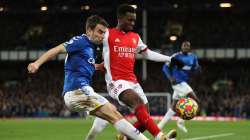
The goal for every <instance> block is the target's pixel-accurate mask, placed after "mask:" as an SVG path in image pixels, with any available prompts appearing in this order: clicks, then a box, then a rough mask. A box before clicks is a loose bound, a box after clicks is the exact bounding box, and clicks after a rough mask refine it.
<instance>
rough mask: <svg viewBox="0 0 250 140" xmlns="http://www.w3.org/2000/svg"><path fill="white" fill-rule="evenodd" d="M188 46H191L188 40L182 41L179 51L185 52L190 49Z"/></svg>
mask: <svg viewBox="0 0 250 140" xmlns="http://www.w3.org/2000/svg"><path fill="white" fill-rule="evenodd" d="M190 46H191V44H190V42H188V41H186V42H183V43H182V45H181V51H182V52H184V53H185V52H186V53H187V52H189V51H190V49H191V47H190Z"/></svg>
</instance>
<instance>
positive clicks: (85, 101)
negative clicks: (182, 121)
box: [28, 16, 148, 140]
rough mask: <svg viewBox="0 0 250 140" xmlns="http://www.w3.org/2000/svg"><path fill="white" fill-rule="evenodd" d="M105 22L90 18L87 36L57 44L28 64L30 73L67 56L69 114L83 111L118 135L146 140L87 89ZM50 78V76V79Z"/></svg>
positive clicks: (76, 37) (66, 102) (105, 101)
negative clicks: (98, 118) (60, 57)
mask: <svg viewBox="0 0 250 140" xmlns="http://www.w3.org/2000/svg"><path fill="white" fill-rule="evenodd" d="M107 26H108V24H107V22H106V21H105V20H104V19H103V18H101V17H99V16H91V17H89V18H88V19H87V21H86V35H85V34H83V35H81V36H75V37H73V38H72V39H71V40H70V41H68V42H65V43H64V44H60V45H58V46H56V47H54V48H52V49H50V50H49V51H47V52H46V53H44V54H43V55H42V56H41V57H40V58H39V59H38V60H36V61H35V62H33V63H30V64H29V65H28V71H29V73H36V72H37V71H38V69H39V67H40V66H41V65H42V64H44V63H45V62H47V61H48V60H50V59H52V58H54V57H55V56H57V55H58V54H60V53H67V57H66V60H65V66H64V71H65V79H64V88H63V96H64V102H65V104H66V106H67V107H68V108H69V109H70V110H71V111H76V112H85V113H86V114H88V113H89V114H90V115H93V116H97V117H100V118H102V119H104V120H107V121H108V122H110V123H111V124H113V126H114V127H115V128H116V129H117V130H118V131H120V132H122V133H124V134H126V135H128V136H129V137H131V138H133V139H137V140H148V139H147V138H146V137H145V136H144V135H143V134H142V133H140V132H139V131H138V130H137V129H136V128H134V127H133V125H131V124H130V123H129V122H127V121H126V120H125V119H124V118H123V117H122V115H121V114H120V113H119V112H118V111H117V110H116V108H115V107H114V106H113V105H112V104H111V103H109V102H108V101H107V99H106V98H104V97H102V96H100V95H99V94H97V93H95V92H94V90H93V88H92V87H91V86H90V83H91V81H92V75H93V73H94V71H95V66H94V64H95V58H96V57H95V47H96V45H99V44H101V43H102V41H103V38H104V34H105V32H106V31H107ZM51 78H53V77H51Z"/></svg>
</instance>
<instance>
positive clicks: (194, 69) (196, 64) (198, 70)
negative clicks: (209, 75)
mask: <svg viewBox="0 0 250 140" xmlns="http://www.w3.org/2000/svg"><path fill="white" fill-rule="evenodd" d="M191 70H192V73H193V74H194V75H197V74H201V66H200V65H199V62H198V58H197V56H195V58H194V65H193V66H192V69H191Z"/></svg>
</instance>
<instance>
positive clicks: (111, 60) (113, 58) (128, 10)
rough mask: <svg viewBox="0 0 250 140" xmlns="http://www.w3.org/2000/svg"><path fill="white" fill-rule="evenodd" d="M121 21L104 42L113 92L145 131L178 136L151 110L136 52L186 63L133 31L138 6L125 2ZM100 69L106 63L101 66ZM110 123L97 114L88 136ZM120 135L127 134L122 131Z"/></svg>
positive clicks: (157, 135)
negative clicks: (138, 72) (137, 69)
mask: <svg viewBox="0 0 250 140" xmlns="http://www.w3.org/2000/svg"><path fill="white" fill-rule="evenodd" d="M117 20H118V24H117V26H116V27H115V28H110V29H109V30H108V31H107V32H106V34H105V38H104V42H103V58H104V68H105V70H106V73H105V80H106V84H107V90H108V93H109V95H110V96H111V97H112V98H114V99H116V100H117V101H118V102H119V103H120V104H121V105H123V106H127V107H129V108H130V109H131V111H132V112H133V113H134V114H135V116H136V118H137V122H135V123H134V126H135V127H136V128H137V129H139V130H140V131H141V132H144V131H145V130H148V131H149V132H150V133H151V134H152V135H153V136H154V137H155V138H156V139H157V140H165V139H168V138H173V137H175V136H176V131H175V130H172V131H170V132H169V133H168V135H165V134H163V133H162V132H161V130H160V129H159V128H158V126H157V125H156V124H155V122H154V120H153V119H152V118H151V116H150V114H149V112H148V100H147V97H146V95H145V94H144V92H143V90H142V88H141V86H140V84H139V83H138V81H137V78H136V76H135V74H134V63H135V55H136V53H140V54H142V55H143V57H144V58H146V59H148V60H152V61H156V62H169V63H171V64H173V65H178V66H179V67H182V63H181V62H180V61H178V60H177V59H175V58H173V59H172V58H171V57H169V56H165V55H162V54H159V53H156V52H153V51H151V50H150V49H148V47H147V46H146V45H145V44H144V43H143V42H142V40H141V38H140V36H139V35H138V34H137V33H134V32H132V30H133V28H134V26H135V22H136V10H135V8H133V7H132V6H130V5H127V4H123V5H120V6H119V7H118V9H117ZM98 67H99V68H100V69H101V67H103V66H102V65H100V66H98ZM106 125H107V122H106V121H104V120H102V119H100V118H96V119H95V121H94V124H93V126H92V128H91V130H90V132H89V134H88V136H87V138H86V140H93V139H95V136H96V135H97V134H98V133H100V132H101V131H102V130H103V129H104V128H105V127H106ZM117 138H118V139H123V138H125V136H123V135H120V136H119V137H117Z"/></svg>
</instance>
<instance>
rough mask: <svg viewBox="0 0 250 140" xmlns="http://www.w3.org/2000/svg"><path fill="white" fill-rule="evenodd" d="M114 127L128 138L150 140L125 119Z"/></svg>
mask: <svg viewBox="0 0 250 140" xmlns="http://www.w3.org/2000/svg"><path fill="white" fill-rule="evenodd" d="M114 127H115V128H116V129H117V130H118V131H120V132H121V133H123V134H125V135H126V136H128V137H130V138H132V139H134V140H149V139H148V138H146V137H145V136H144V135H143V134H142V133H141V132H140V131H139V130H138V129H136V128H134V126H133V125H132V124H130V123H129V122H128V121H126V120H125V119H121V120H119V121H117V122H116V123H115V124H114Z"/></svg>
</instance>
